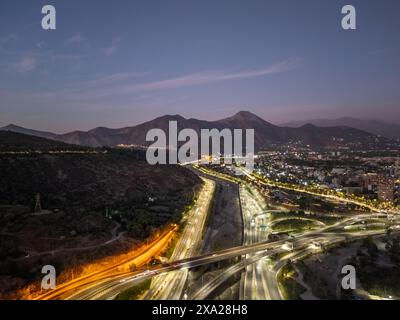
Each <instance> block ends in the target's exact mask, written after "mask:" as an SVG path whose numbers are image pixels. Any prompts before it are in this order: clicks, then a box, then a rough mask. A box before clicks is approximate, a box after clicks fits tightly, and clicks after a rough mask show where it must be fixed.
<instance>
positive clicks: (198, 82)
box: [0, 0, 400, 133]
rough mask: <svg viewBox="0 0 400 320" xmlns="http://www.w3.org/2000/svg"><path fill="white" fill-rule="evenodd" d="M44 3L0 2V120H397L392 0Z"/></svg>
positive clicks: (46, 126) (56, 124)
mask: <svg viewBox="0 0 400 320" xmlns="http://www.w3.org/2000/svg"><path fill="white" fill-rule="evenodd" d="M45 4H49V1H42V0H40V1H35V2H29V3H28V2H26V1H22V0H16V1H11V0H4V1H2V3H1V4H0V8H1V10H0V114H1V117H0V127H1V126H5V125H7V124H10V123H13V124H16V125H19V126H23V127H27V128H32V129H37V130H46V131H52V132H55V133H64V132H69V131H73V130H90V129H93V128H95V127H99V126H106V127H110V128H121V127H126V126H134V125H137V124H139V123H142V122H145V121H149V120H152V119H154V118H156V117H159V116H163V115H166V114H179V115H182V116H184V117H186V118H198V119H204V120H216V119H221V118H224V117H228V116H231V115H233V114H235V113H236V112H238V111H241V110H246V111H250V112H253V113H255V114H257V115H258V116H260V117H262V118H263V119H265V120H266V121H269V122H271V123H274V124H278V125H279V124H281V123H285V122H290V121H293V120H309V119H318V118H330V119H334V118H340V117H355V118H361V119H378V120H384V121H387V122H394V123H400V120H399V119H400V90H398V83H400V60H399V59H398V57H399V53H400V44H399V41H398V31H399V30H400V20H399V19H398V12H399V9H400V3H399V2H398V1H395V0H385V1H377V0H371V1H368V2H365V1H360V0H352V1H351V4H352V5H354V6H355V7H356V9H357V30H355V31H344V30H343V29H341V25H340V21H341V17H342V15H341V8H342V6H343V5H345V4H348V1H342V0H339V1H329V2H321V1H317V0H305V1H302V2H301V3H296V8H295V10H294V9H293V1H288V0H286V1H259V0H252V1H248V2H246V3H244V2H243V1H235V0H233V1H218V2H215V1H191V2H188V1H183V0H171V1H168V3H166V2H162V1H126V0H119V1H117V2H111V1H94V0H88V1H85V2H83V3H82V2H79V1H76V0H71V1H68V2H57V1H53V2H52V3H50V4H53V5H54V6H55V7H56V9H57V30H55V31H44V30H42V29H41V26H40V22H41V18H42V15H41V7H42V6H43V5H45Z"/></svg>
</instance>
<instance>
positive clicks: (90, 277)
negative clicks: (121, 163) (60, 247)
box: [34, 225, 178, 300]
mask: <svg viewBox="0 0 400 320" xmlns="http://www.w3.org/2000/svg"><path fill="white" fill-rule="evenodd" d="M177 228H178V227H177V226H176V225H172V226H171V227H170V228H168V230H167V231H165V232H164V233H163V234H162V235H160V236H159V237H158V238H156V239H155V240H154V241H152V242H151V243H150V244H148V245H145V246H142V247H141V248H140V249H138V250H136V251H135V253H134V255H133V256H132V257H130V258H129V259H124V260H122V261H120V262H118V263H116V264H113V265H112V266H110V267H107V268H104V269H101V270H99V271H96V272H92V273H89V274H86V275H83V276H81V277H78V278H76V279H74V280H71V281H69V282H66V283H63V284H61V285H58V286H57V288H56V289H55V290H52V291H50V292H48V293H45V294H42V295H40V296H38V297H36V298H35V299H34V300H50V299H62V298H63V297H64V295H65V294H69V293H70V292H72V291H75V290H78V289H82V287H84V286H85V285H91V284H93V283H97V282H98V281H103V280H104V279H108V278H109V277H110V276H113V275H117V274H119V273H121V270H129V269H130V266H131V265H132V264H134V265H136V266H142V265H144V264H145V263H147V262H148V261H150V260H151V258H152V257H154V256H156V255H158V254H159V253H160V252H162V251H163V250H165V248H166V247H167V246H168V243H170V241H171V239H172V237H173V235H174V233H175V232H176V231H177Z"/></svg>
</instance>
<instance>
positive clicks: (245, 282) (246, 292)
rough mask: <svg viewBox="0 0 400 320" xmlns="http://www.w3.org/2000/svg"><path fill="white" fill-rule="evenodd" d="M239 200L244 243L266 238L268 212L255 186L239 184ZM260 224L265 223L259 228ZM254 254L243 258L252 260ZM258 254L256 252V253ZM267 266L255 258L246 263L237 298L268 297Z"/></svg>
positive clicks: (258, 298)
mask: <svg viewBox="0 0 400 320" xmlns="http://www.w3.org/2000/svg"><path fill="white" fill-rule="evenodd" d="M239 190H240V201H241V203H242V213H243V227H244V244H245V245H248V244H254V243H258V242H261V241H266V240H267V239H268V224H269V221H267V220H269V219H268V216H269V215H268V214H267V213H266V212H265V207H266V204H265V202H264V199H263V198H262V197H261V196H260V194H259V193H258V191H257V190H256V189H255V188H251V189H250V187H248V186H247V185H241V186H240V189H239ZM260 225H265V226H266V227H265V228H261V227H260ZM253 255H255V254H249V255H247V256H246V257H245V260H249V261H253V260H254V258H253V257H252V256H253ZM256 255H258V254H256ZM268 272H270V271H269V269H268V267H267V266H266V265H265V264H263V263H262V260H260V259H256V260H255V261H254V263H248V264H247V266H246V268H245V271H244V272H243V273H242V276H241V280H240V290H239V292H240V293H239V299H241V300H243V299H245V300H247V299H248V300H267V299H269V298H270V295H269V290H268V284H267V275H266V274H267V273H268Z"/></svg>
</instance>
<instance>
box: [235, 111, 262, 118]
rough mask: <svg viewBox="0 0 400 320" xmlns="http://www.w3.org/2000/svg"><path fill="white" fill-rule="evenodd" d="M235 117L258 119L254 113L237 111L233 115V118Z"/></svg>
mask: <svg viewBox="0 0 400 320" xmlns="http://www.w3.org/2000/svg"><path fill="white" fill-rule="evenodd" d="M236 117H241V118H258V116H256V115H255V114H254V113H251V112H250V111H243V110H242V111H239V112H238V113H236V114H235V115H233V118H236Z"/></svg>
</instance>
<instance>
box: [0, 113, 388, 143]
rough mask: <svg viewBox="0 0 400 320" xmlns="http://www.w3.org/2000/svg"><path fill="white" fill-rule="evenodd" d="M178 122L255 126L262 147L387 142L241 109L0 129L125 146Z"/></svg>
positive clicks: (205, 126) (197, 125) (346, 129)
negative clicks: (50, 128) (63, 128)
mask: <svg viewBox="0 0 400 320" xmlns="http://www.w3.org/2000/svg"><path fill="white" fill-rule="evenodd" d="M170 121H177V123H178V130H182V129H184V128H191V129H194V130H195V131H196V132H198V133H199V132H200V130H201V129H213V128H215V129H218V130H222V129H225V128H227V129H231V130H233V129H254V130H255V148H256V150H260V149H263V148H265V147H267V146H269V145H270V144H271V143H274V144H286V143H290V142H301V143H303V144H306V145H310V146H311V147H334V146H337V145H341V144H348V143H350V144H358V145H370V144H371V143H380V142H383V141H386V139H385V138H382V137H378V136H376V135H375V134H372V133H369V132H366V131H363V130H360V129H357V128H350V127H348V126H342V125H340V126H329V127H327V126H316V125H314V124H309V123H308V124H304V125H301V126H299V127H293V126H276V125H273V124H271V123H269V122H267V121H265V120H264V119H262V118H260V117H258V116H257V115H255V114H253V113H250V112H247V111H241V112H238V113H237V114H235V115H234V116H232V117H228V118H224V119H221V120H216V121H205V120H198V119H186V118H184V117H182V116H180V115H166V116H162V117H159V118H156V119H154V120H151V121H148V122H144V123H142V124H139V125H136V126H132V127H125V128H120V129H110V128H106V127H98V128H95V129H92V130H89V131H73V132H69V133H65V134H55V133H51V132H43V131H36V130H32V129H26V128H23V127H19V126H16V125H8V126H6V127H3V128H0V130H7V131H12V132H17V133H23V134H28V135H33V136H38V137H42V138H46V139H51V140H57V141H62V142H66V143H69V144H76V145H82V146H90V147H101V146H110V147H113V146H117V145H119V144H125V145H143V146H146V145H150V144H151V142H146V133H147V132H148V131H149V130H150V129H153V128H159V129H162V130H164V131H165V132H166V133H167V132H168V128H169V122H170Z"/></svg>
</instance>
